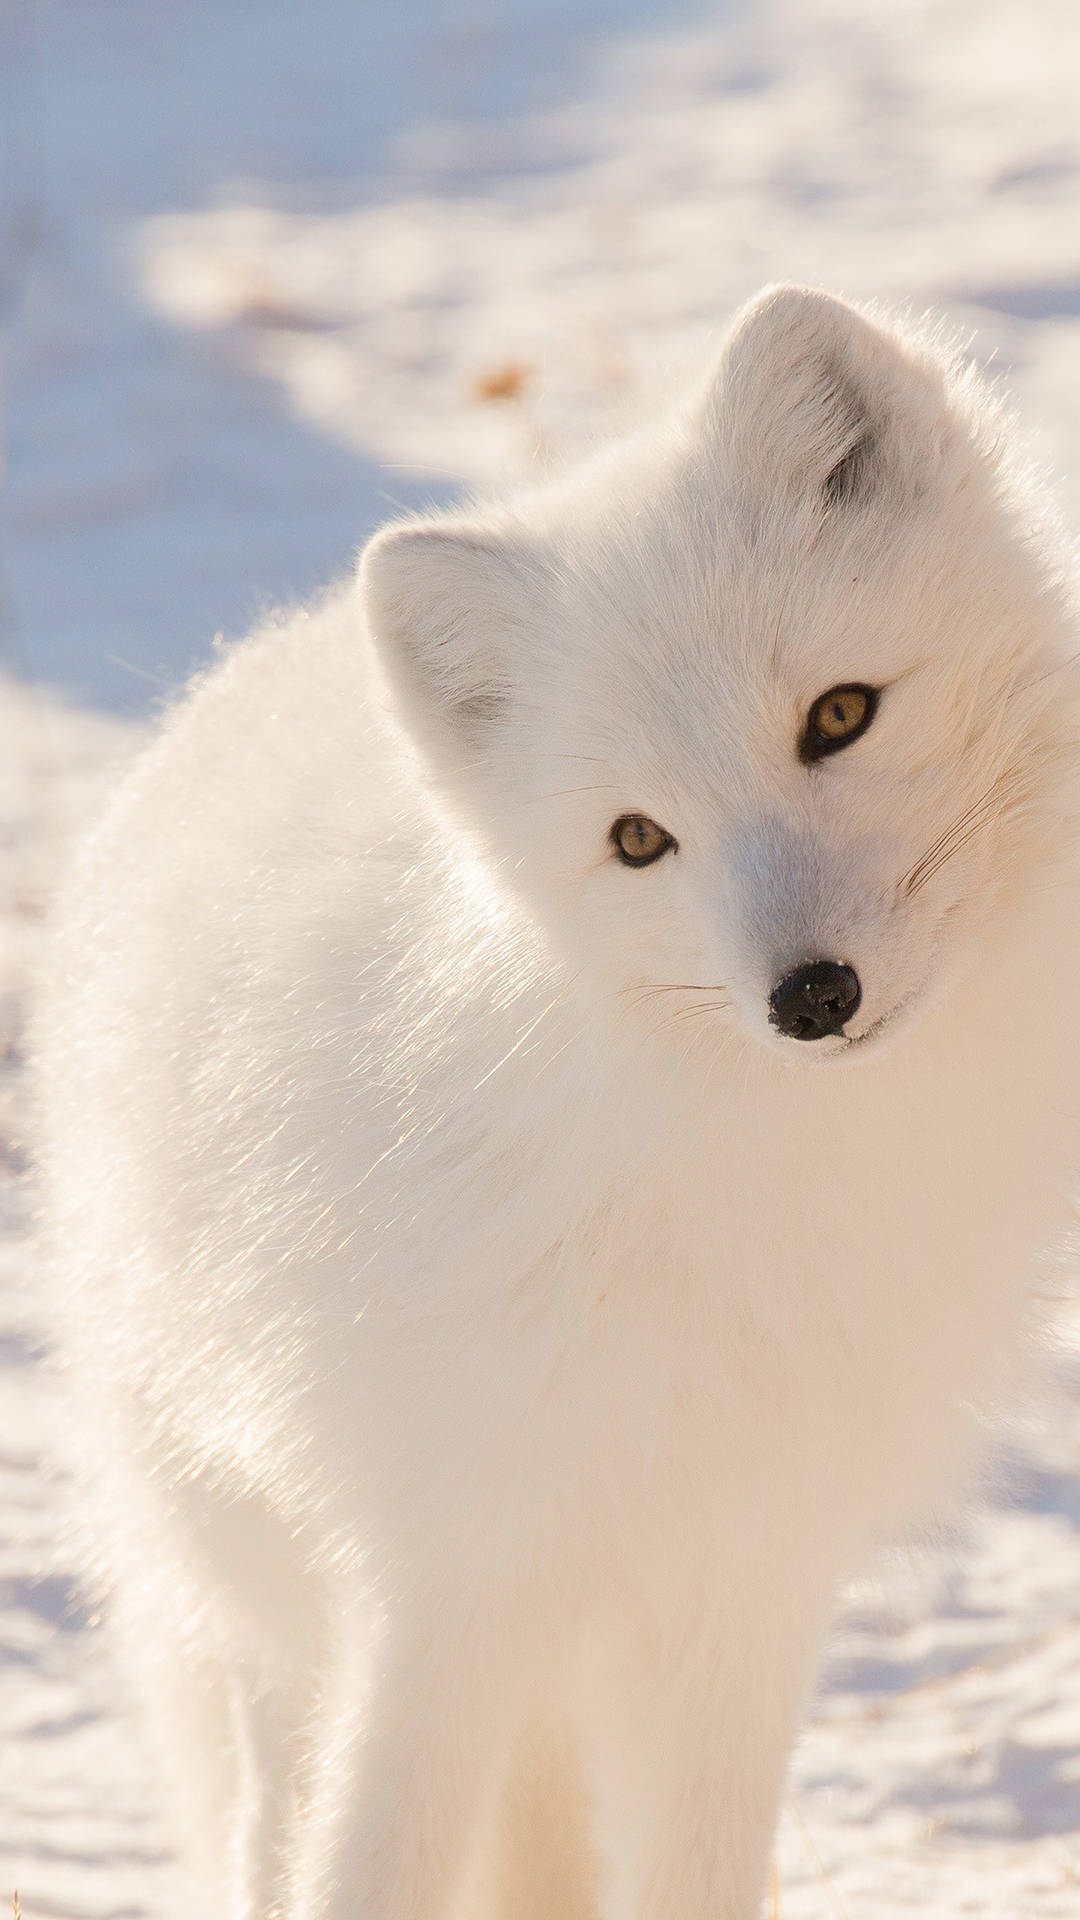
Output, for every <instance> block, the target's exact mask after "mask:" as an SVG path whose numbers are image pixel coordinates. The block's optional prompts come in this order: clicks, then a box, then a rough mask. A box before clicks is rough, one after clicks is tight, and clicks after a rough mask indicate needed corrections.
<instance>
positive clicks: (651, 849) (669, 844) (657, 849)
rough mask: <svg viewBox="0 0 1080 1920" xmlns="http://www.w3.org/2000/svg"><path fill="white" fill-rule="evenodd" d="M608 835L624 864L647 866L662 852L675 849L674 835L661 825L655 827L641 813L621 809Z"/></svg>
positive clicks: (654, 824)
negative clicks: (621, 811) (626, 811)
mask: <svg viewBox="0 0 1080 1920" xmlns="http://www.w3.org/2000/svg"><path fill="white" fill-rule="evenodd" d="M609 838H610V840H611V844H612V846H613V847H614V849H615V851H616V853H617V854H618V856H619V859H620V860H621V861H622V863H623V865H624V866H627V867H651V866H652V863H653V861H654V860H659V859H660V858H661V856H662V855H663V854H665V853H676V852H677V851H678V842H677V840H675V838H674V836H673V835H672V834H670V833H668V831H667V829H666V828H665V827H658V826H657V824H656V821H655V820H650V819H649V816H648V814H645V813H621V814H620V815H619V818H618V819H617V820H616V821H615V823H614V825H613V826H612V829H611V833H610V835H609Z"/></svg>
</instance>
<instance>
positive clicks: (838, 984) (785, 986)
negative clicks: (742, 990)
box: [769, 960, 862, 1040]
mask: <svg viewBox="0 0 1080 1920" xmlns="http://www.w3.org/2000/svg"><path fill="white" fill-rule="evenodd" d="M861 999H862V988H861V987H860V985H859V976H858V974H857V973H856V972H855V971H854V969H853V968H852V967H842V966H840V965H839V964H838V962H837V961H835V960H809V961H807V962H806V964H805V966H801V967H795V968H793V970H792V972H791V973H786V974H785V975H784V978H783V979H782V980H780V981H778V982H777V984H776V986H775V987H774V988H773V990H772V992H771V993H770V995H769V1019H770V1020H771V1021H772V1024H773V1026H774V1027H779V1029H780V1032H781V1033H785V1034H786V1035H787V1037H788V1039H789V1040H824V1038H825V1036H826V1034H829V1033H842V1032H843V1030H844V1025H845V1022H846V1021H848V1020H850V1019H851V1018H852V1016H853V1015H854V1013H855V1011H856V1009H857V1008H858V1005H859V1001H860V1000H861Z"/></svg>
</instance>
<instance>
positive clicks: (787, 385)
mask: <svg viewBox="0 0 1080 1920" xmlns="http://www.w3.org/2000/svg"><path fill="white" fill-rule="evenodd" d="M708 409H709V414H710V424H711V425H712V426H713V427H714V429H715V430H717V431H718V432H719V433H720V434H721V436H722V438H723V440H724V442H725V444H727V445H728V446H730V447H731V448H732V450H733V451H734V453H735V455H736V458H737V460H738V464H739V469H740V471H741V472H742V473H745V475H746V476H747V479H748V482H749V483H750V484H751V485H753V484H754V483H755V482H756V483H757V484H759V485H760V486H761V487H762V489H763V490H767V491H768V492H769V493H770V494H771V495H775V494H776V493H777V492H780V493H783V494H786V495H789V496H790V495H792V494H795V495H797V496H799V497H802V498H811V499H815V500H816V501H817V502H818V503H819V504H820V506H821V508H822V510H823V511H827V512H829V513H833V512H838V511H840V510H841V509H843V508H845V507H852V508H854V507H857V506H858V505H859V504H861V503H864V502H868V501H869V500H870V499H872V498H875V497H877V496H878V495H879V494H883V493H885V492H892V493H893V494H896V493H897V492H900V493H902V494H905V495H908V496H911V495H912V494H913V493H915V492H918V491H921V489H922V487H923V486H924V485H925V483H926V480H927V479H928V478H929V474H930V471H931V470H932V467H933V466H934V464H936V461H937V459H938V457H939V455H940V452H941V448H942V444H943V440H944V435H945V426H946V420H947V414H948V406H947V400H946V394H945V388H944V383H943V380H942V374H941V368H940V364H939V362H938V360H937V359H936V358H932V357H931V356H930V355H928V354H926V353H925V352H921V351H920V349H919V346H918V343H908V342H906V341H905V340H904V339H903V338H902V337H901V336H900V335H899V334H897V333H894V332H892V331H890V330H888V329H887V328H886V327H884V326H881V325H879V324H878V323H876V322H875V321H873V320H871V319H868V318H867V317H866V316H865V315H864V314H862V313H859V312H858V311H857V310H856V309H855V308H854V307H851V306H848V304H847V302H846V301H844V300H838V299H836V298H835V297H834V296H833V295H831V294H827V293H819V292H816V291H814V290H813V289H810V288H805V287H783V286H782V287H768V288H766V290H765V292H764V293H762V294H759V295H758V297H757V299H756V300H754V301H752V302H751V304H750V305H749V306H748V307H746V308H744V309H743V312H742V313H741V314H740V315H739V316H738V318H737V319H736V321H735V324H734V327H733V329H732V331H731V333H730V335H729V336H728V340H727V343H726V345H725V348H724V352H723V355H722V357H721V361H720V366H719V368H718V370H717V373H716V376H715V378H714V380H713V383H712V387H711V389H710V392H709V396H708Z"/></svg>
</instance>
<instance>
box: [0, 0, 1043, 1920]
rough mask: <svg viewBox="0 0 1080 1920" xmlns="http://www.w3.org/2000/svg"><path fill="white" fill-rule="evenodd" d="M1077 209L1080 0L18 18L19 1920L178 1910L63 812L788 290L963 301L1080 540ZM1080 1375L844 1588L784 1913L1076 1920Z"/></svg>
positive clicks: (4, 1443) (10, 1812)
mask: <svg viewBox="0 0 1080 1920" xmlns="http://www.w3.org/2000/svg"><path fill="white" fill-rule="evenodd" d="M1078 215H1080V7H1077V6H1076V4H1075V0H719V3H718V4H713V5H709V6H703V5H702V4H700V0H396V4H395V0H0V421H2V433H3V463H4V471H3V484H2V488H0V1904H2V1902H3V1901H4V1900H5V1899H9V1898H10V1896H11V1893H12V1891H13V1889H14V1887H15V1886H18V1887H19V1889H20V1897H21V1904H22V1908H23V1911H24V1913H25V1915H26V1920H39V1916H40V1920H45V1917H46V1916H52V1917H53V1920H84V1917H85V1920H106V1917H107V1916H111V1917H112V1920H120V1916H125V1920H126V1917H127V1916H136V1915H142V1914H146V1915H154V1914H158V1913H160V1912H161V1911H162V1910H163V1907H164V1904H165V1902H166V1900H167V1898H168V1894H169V1891H170V1886H171V1881H170V1873H171V1869H170V1866H169V1862H168V1858H167V1854H166V1853H165V1851H164V1848H163V1845H162V1841H161V1836H160V1831H159V1828H158V1825H157V1818H156V1798H155V1790H154V1786H153V1780H152V1776H151V1775H150V1773H149V1771H148V1767H147V1760H146V1754H145V1750H144V1748H143V1746H142V1744H141V1737H140V1733H139V1727H138V1721H137V1717H136V1716H135V1715H134V1713H133V1710H132V1707H133V1703H132V1702H131V1701H130V1699H129V1697H128V1694H127V1691H126V1682H125V1674H124V1668H123V1659H122V1649H116V1648H112V1647H110V1644H109V1641H108V1637H107V1634H106V1633H103V1632H102V1631H101V1630H100V1626H99V1621H98V1618H97V1615H96V1613H95V1612H94V1610H93V1609H92V1608H91V1607H90V1606H89V1605H88V1603H87V1601H86V1597H85V1590H84V1587H83V1584H82V1582H81V1579H80V1574H81V1565H80V1556H79V1548H78V1546H77V1544H72V1542H71V1539H70V1536H69V1534H68V1533H67V1532H66V1531H65V1529H64V1527H63V1525H62V1524H61V1513H62V1509H63V1492H64V1490H63V1483H62V1476H60V1475H59V1474H58V1472H57V1470H56V1469H55V1467H54V1465H53V1464H52V1463H53V1452H54V1437H55V1432H56V1427H57V1409H56V1405H55V1402H54V1399H53V1390H52V1387H51V1384H50V1382H49V1378H48V1375H47V1373H46V1371H45V1370H44V1369H43V1367H42V1365H41V1355H42V1351H43V1344H44V1332H43V1318H42V1311H41V1303H40V1301H39V1300H38V1298H37V1293H36V1289H35V1285H34V1267H33V1259H32V1254H31V1251H30V1237H29V1235H30V1223H29V1210H28V1202H27V1199H26V1197H25V1194H24V1191H23V1185H22V1181H21V1174H22V1171H23V1168H24V1164H25V1150H24V1148H23V1146H22V1144H21V1143H22V1141H23V1140H24V1138H25V1134H26V1128H25V1123H24V1119H23V1105H24V1090H23V1082H22V1073H21V1068H22V1049H21V1034H22V1031H23V1026H24V1022H25V1017H26V1010H27V1007H28V1005H29V1003H30V1000H31V997H32V991H33V981H34V975H35V969H36V967H37V964H38V955H39V952H40V932H41V924H42V920H41V915H42V905H43V902H44V901H45V900H46V898H47V896H48V892H49V889H50V887H51V885H52V883H53V878H54V875H55V872H56V869H57V863H58V861H59V860H60V859H61V857H62V854H63V849H64V847H65V845H66V843H67V840H68V838H69V835H70V831H71V829H72V827H74V826H78V825H80V824H81V823H82V822H83V821H84V820H85V819H87V818H88V817H89V816H90V814H91V813H92V811H93V809H94V807H95V806H96V804H97V800H98V797H99V795H100V793H101V792H102V790H103V789H104V788H106V787H107V785H108V782H109V780H110V779H111V778H112V777H113V770H114V769H115V767H116V766H117V765H118V764H119V763H120V762H121V761H122V760H123V758H124V757H125V756H127V755H128V754H129V753H130V751H131V750H132V747H133V745H134V744H135V743H136V742H137V741H138V740H139V739H140V738H141V737H142V736H143V733H144V730H145V726H146V723H147V721H148V719H149V718H150V717H151V716H152V715H153V714H154V712H155V711H156V710H157V709H159V708H160V706H161V704H162V702H163V701H164V700H165V699H166V698H167V697H168V695H169V694H170V692H171V691H172V690H173V689H175V688H176V686H177V685H178V684H180V683H182V681H183V679H184V678H185V676H186V675H187V674H188V673H189V671H190V670H191V669H192V667H193V666H196V665H198V664H199V663H200V662H203V661H205V660H206V659H207V658H208V657H209V655H210V653H211V649H212V646H213V642H214V638H215V636H216V635H218V634H223V635H224V636H226V637H229V636H235V635H238V634H240V633H242V632H243V631H244V630H245V629H246V628H247V627H248V626H249V625H250V623H251V622H252V621H253V620H254V619H255V618H257V617H258V615H259V614H260V612H261V611H262V610H263V609H265V608H267V607H268V606H271V605H273V604H275V603H278V602H280V601H282V600H292V599H296V598H302V597H303V596H305V595H307V594H309V593H311V592H312V591H313V590H315V589H317V588H318V587H319V586H320V585H322V584H323V583H324V582H326V581H328V580H329V579H330V578H332V577H333V576H335V575H339V574H343V573H344V572H346V571H347V570H348V569H349V567H350V566H351V565H352V564H353V561H354V557H355V553H356V550H357V548H358V547H359V545H360V544H361V542H362V541H363V540H364V538H365V537H366V535H367V534H368V533H369V532H370V531H371V530H372V529H373V528H374V527H375V526H376V525H377V524H378V523H379V522H380V521H381V520H383V519H384V518H386V517H387V516H388V515H389V514H392V513H395V512H398V511H400V510H401V509H403V508H410V507H415V506H417V505H424V504H429V503H438V502H442V501H447V500H450V499H453V498H454V497H455V496H458V495H460V494H461V493H462V491H467V490H469V489H477V488H479V489H484V488H488V487H491V486H498V485H499V484H500V483H502V482H504V481H505V480H506V479H507V478H513V477H516V476H518V475H521V474H525V473H528V472H531V471H535V470H537V469H544V468H546V467H549V466H552V465H554V464H557V463H558V462H560V461H562V460H564V459H565V458H566V457H567V456H568V455H570V454H572V453H573V452H574V451H575V450H576V449H577V448H579V447H581V446H582V445H584V444H587V443H588V442H589V441H590V440H592V439H593V438H594V437H596V436H597V435H599V434H602V433H604V432H606V431H608V430H609V429H610V428H611V427H613V426H617V425H618V424H619V423H620V422H622V421H623V420H625V419H627V418H628V417H631V416H632V415H633V414H634V412H635V411H636V410H638V409H640V408H642V407H645V406H648V405H649V404H651V403H652V402H653V401H655V400H656V399H657V398H658V397H659V396H661V395H662V394H663V393H664V392H665V391H666V390H667V389H668V388H670V387H671V386H672V385H673V384H677V382H678V381H679V379H680V378H681V376H682V374H683V373H684V371H685V370H687V369H688V368H689V367H691V366H692V365H693V364H694V363H695V362H696V361H697V360H698V359H699V357H700V355H701V354H702V353H703V352H704V351H707V350H708V348H709V344H710V341H715V339H716V338H717V336H718V335H719V333H720V331H721V330H722V329H723V326H724V324H725V321H726V319H727V317H728V316H729V314H730V312H731V310H732V309H733V307H734V306H736V305H737V304H738V303H739V302H740V301H742V300H743V299H744V298H746V297H747V296H748V295H749V294H751V293H753V292H754V291H755V290H756V289H757V288H758V287H759V286H761V285H762V284H763V283H764V282H766V281H768V280H770V279H776V278H782V279H792V278H793V279H799V280H806V281H810V282H815V283H820V284H824V285H827V286H830V287H832V288H834V289H837V290H839V291H842V292H846V293H848V294H850V295H854V296H879V297H882V298H884V299H886V300H887V301H891V302H895V303H899V304H902V305H906V306H907V307H908V308H909V309H910V310H912V311H913V312H915V313H916V314H918V313H922V312H923V311H924V310H926V309H932V310H933V311H934V312H936V313H938V314H940V315H942V316H943V318H944V320H945V321H946V322H947V323H948V324H949V326H951V328H952V329H953V330H954V332H955V333H957V334H958V335H959V337H960V338H961V339H962V340H963V341H964V342H965V343H966V345H967V347H968V350H969V351H970V352H971V353H972V354H973V355H974V356H975V357H976V358H977V359H978V360H979V362H980V363H981V364H982V365H983V366H985V367H987V368H988V369H989V370H990V371H991V373H992V374H994V375H1000V376H1001V377H1002V378H1003V379H1004V380H1006V381H1007V383H1008V385H1009V387H1010V388H1011V390H1012V391H1013V393H1014V394H1015V396H1016V399H1017V403H1018V407H1019V411H1020V416H1021V420H1022V425H1023V431H1024V434H1025V436H1026V437H1027V440H1028V443H1029V445H1030V449H1031V452H1032V455H1033V457H1035V458H1037V459H1039V460H1040V461H1048V462H1049V463H1051V464H1052V466H1053V467H1054V469H1055V470H1056V472H1057V474H1058V476H1059V480H1060V497H1061V503H1062V509H1063V512H1064V516H1065V519H1066V522H1067V524H1068V526H1069V527H1070V529H1071V530H1073V531H1075V530H1076V529H1077V528H1078V527H1080V222H1078ZM1062 1286H1063V1292H1065V1293H1068V1292H1069V1291H1071V1288H1072V1276H1064V1277H1063V1283H1062ZM1076 1351H1077V1349H1076V1343H1075V1341H1070V1340H1065V1339H1063V1343H1062V1348H1061V1360H1060V1391H1059V1392H1058V1394H1057V1397H1056V1398H1053V1397H1051V1398H1050V1399H1048V1402H1047V1408H1046V1412H1045V1416H1044V1418H1043V1419H1042V1422H1041V1424H1036V1423H1034V1422H1032V1423H1029V1425H1028V1426H1027V1427H1026V1428H1025V1429H1024V1430H1023V1431H1016V1432H1014V1433H1013V1435H1012V1437H1011V1439H1010V1441H1009V1447H1008V1462H1007V1469H1008V1470H1007V1473H1006V1475H1005V1477H1004V1480H1003V1481H1002V1482H1001V1483H1000V1484H999V1486H998V1488H997V1490H996V1491H994V1492H992V1493H991V1494H990V1496H989V1497H988V1499H987V1501H986V1503H985V1504H984V1505H983V1506H982V1507H981V1508H979V1509H978V1510H977V1511H974V1512H973V1513H972V1514H971V1515H969V1516H967V1517H966V1518H965V1520H964V1522H963V1524H962V1526H961V1527H959V1528H958V1533H957V1538H956V1539H955V1540H954V1541H951V1542H945V1543H936V1544H934V1545H933V1547H932V1548H928V1550H927V1552H926V1553H925V1554H924V1555H922V1556H920V1557H918V1558H917V1559H913V1560H912V1561H910V1562H908V1563H906V1564H905V1565H904V1566H897V1565H893V1566H891V1567H890V1568H889V1569H888V1570H887V1571H886V1572H884V1573H882V1575H881V1576H880V1577H879V1578H878V1579H876V1580H875V1581H873V1582H870V1583H867V1584H866V1585H865V1586H863V1587H862V1588H860V1589H859V1591H858V1592H856V1593H853V1594H851V1595H849V1596H848V1598H847V1602H846V1605H845V1607H844V1609H843V1611H842V1613H841V1615H840V1617H839V1619H838V1622H837V1627H836V1632H835V1635H834V1638H833V1642H832V1647H831V1652H830V1658H829V1663H828V1666H827V1668H826V1671H825V1674H824V1677H823V1680H822V1684H821V1687H820V1689H819V1693H818V1696H817V1698H816V1700H815V1701H814V1703H813V1706H812V1710H811V1712H810V1714H809V1716H808V1720H807V1726H806V1730H805V1735H804V1738H803V1741H802V1743H801V1746H800V1749H799V1752H798V1754H797V1756H796V1759H795V1763H794V1767H793V1771H792V1779H791V1786H790V1792H789V1795H788V1801H787V1807H786V1811H785V1816H784V1824H783V1828H782V1831H781V1836H780V1843H779V1850H778V1869H777V1884H776V1889H775V1893H774V1913H776V1914H778V1915H779V1916H780V1920H822V1917H823V1916H831V1917H832V1920H836V1917H837V1916H839V1920H869V1916H871V1915H872V1916H873V1917H874V1920H888V1917H889V1916H891V1915H893V1914H897V1915H899V1914H901V1913H915V1912H918V1913H919V1914H921V1915H923V1916H927V1915H930V1916H933V1915H941V1916H942V1920H944V1916H946V1915H947V1916H949V1920H955V1916H956V1915H958V1914H960V1913H962V1912H963V1913H977V1914H980V1915H983V1916H993V1917H996V1920H1036V1917H1037V1920H1042V1917H1043V1916H1057V1915H1060V1916H1070V1920H1075V1916H1076V1914H1077V1912H1078V1910H1080V1625H1078V1621H1077V1617H1076V1615H1077V1604H1078V1601H1077V1596H1078V1595H1080V1415H1078V1412H1077V1408H1078V1406H1080V1393H1078V1392H1077V1380H1078V1372H1077V1361H1076V1358H1075V1355H1076ZM223 1920H224V1917H223Z"/></svg>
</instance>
